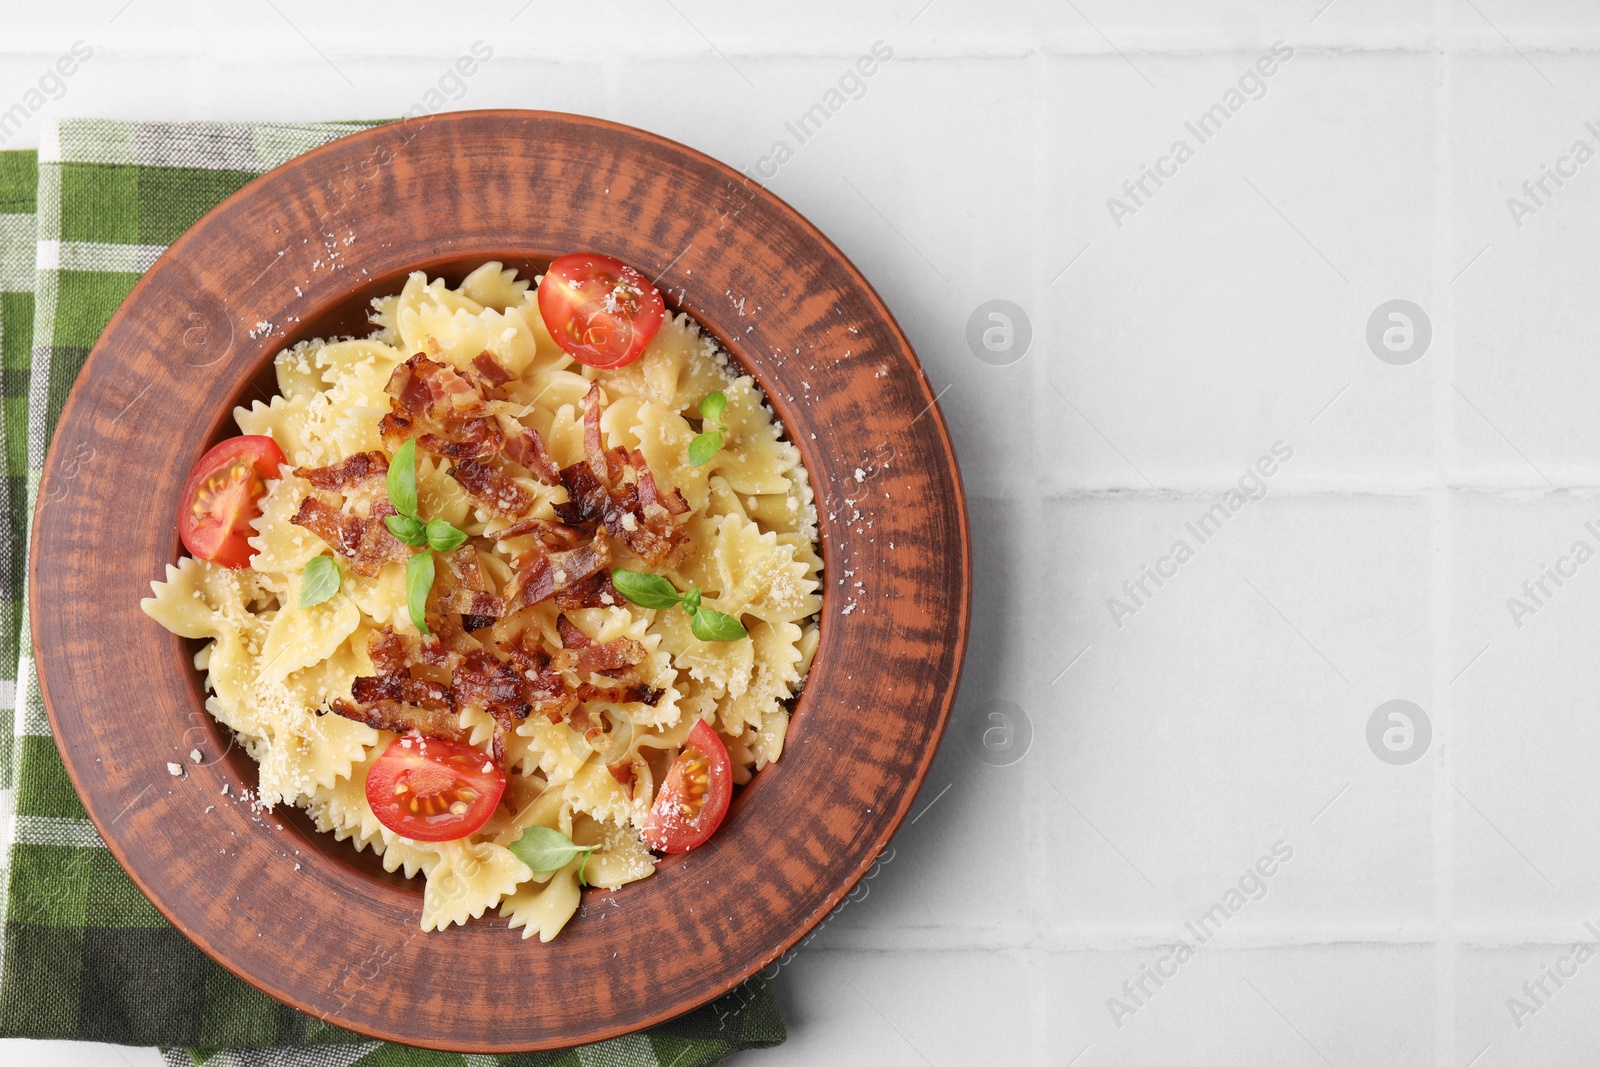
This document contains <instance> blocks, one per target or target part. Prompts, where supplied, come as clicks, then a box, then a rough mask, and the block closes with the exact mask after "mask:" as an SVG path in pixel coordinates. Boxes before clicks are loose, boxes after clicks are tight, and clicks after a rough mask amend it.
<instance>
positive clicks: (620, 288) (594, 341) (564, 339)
mask: <svg viewBox="0 0 1600 1067" xmlns="http://www.w3.org/2000/svg"><path fill="white" fill-rule="evenodd" d="M666 314H667V306H666V304H664V303H662V301H661V294H660V293H658V292H656V287H655V286H653V285H651V284H650V283H649V282H648V281H646V280H645V277H644V275H642V274H640V273H639V272H638V271H636V270H634V269H633V268H632V267H630V266H628V265H627V264H626V263H623V262H620V261H618V260H615V259H612V258H611V257H610V256H597V255H594V254H593V253H589V252H584V253H580V254H578V255H571V256H562V257H561V258H560V259H558V260H556V261H555V262H554V263H552V264H550V269H549V270H547V271H545V274H544V281H542V282H540V283H539V317H540V318H542V319H544V325H545V329H547V330H549V331H550V336H551V337H553V338H555V342H556V344H558V345H560V346H561V350H562V351H563V352H565V353H566V354H567V355H569V356H571V357H572V358H573V359H575V360H577V361H578V362H579V363H586V364H588V365H589V366H591V367H601V368H607V367H625V366H627V365H628V364H629V363H632V362H633V361H634V360H636V359H638V358H639V356H640V355H641V354H643V352H644V346H645V345H647V344H649V343H650V338H652V337H654V336H655V335H656V331H657V330H659V329H660V328H661V320H662V319H663V318H665V317H666Z"/></svg>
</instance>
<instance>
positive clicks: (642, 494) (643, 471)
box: [628, 448, 689, 517]
mask: <svg viewBox="0 0 1600 1067" xmlns="http://www.w3.org/2000/svg"><path fill="white" fill-rule="evenodd" d="M628 463H629V464H630V465H631V466H632V467H633V469H634V470H635V471H636V472H638V475H639V507H640V508H641V509H643V510H644V512H645V514H646V516H647V517H648V516H649V514H650V510H651V508H652V507H653V506H655V505H657V504H659V505H661V506H662V507H664V508H665V509H666V510H667V511H668V512H670V513H671V514H673V515H683V514H686V513H687V512H688V511H689V502H688V501H687V500H685V499H683V492H682V491H681V490H679V489H676V488H675V489H673V490H672V495H671V496H663V495H662V494H661V490H659V489H657V488H656V476H655V475H653V474H651V473H650V466H649V464H647V463H645V461H644V453H643V452H640V451H639V450H638V449H637V448H636V449H634V450H633V451H632V452H629V453H628Z"/></svg>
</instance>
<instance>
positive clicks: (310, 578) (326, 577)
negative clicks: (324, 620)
mask: <svg viewBox="0 0 1600 1067" xmlns="http://www.w3.org/2000/svg"><path fill="white" fill-rule="evenodd" d="M342 578H343V575H341V574H340V573H339V561H338V560H336V559H334V558H333V557H332V556H312V557H311V561H310V562H309V563H307V564H306V569H305V570H303V571H301V572H300V606H301V607H302V608H314V607H316V606H317V605H318V604H321V603H322V602H323V601H325V600H327V599H329V598H330V597H332V596H333V594H335V593H337V592H338V591H339V582H340V581H341V579H342Z"/></svg>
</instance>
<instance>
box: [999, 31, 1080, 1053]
mask: <svg viewBox="0 0 1600 1067" xmlns="http://www.w3.org/2000/svg"><path fill="white" fill-rule="evenodd" d="M1027 62H1028V87H1029V95H1030V97H1031V100H1030V101H1029V106H1030V109H1031V116H1030V118H1031V121H1032V130H1031V134H1032V136H1031V142H1032V145H1031V147H1032V151H1033V158H1032V161H1031V162H1032V174H1031V183H1032V186H1033V202H1034V203H1036V204H1037V203H1040V202H1042V201H1043V199H1044V197H1045V196H1047V195H1048V189H1049V184H1050V182H1049V175H1048V173H1047V171H1046V170H1045V165H1046V157H1047V152H1046V148H1045V145H1046V138H1047V137H1048V136H1049V133H1048V121H1047V119H1046V111H1047V110H1048V107H1049V103H1048V101H1049V97H1048V95H1047V92H1046V90H1047V88H1048V86H1047V74H1048V72H1047V70H1046V64H1045V63H1044V61H1043V60H1041V59H1039V58H1038V57H1036V56H1030V57H1029V58H1028V61H1027ZM1030 244H1031V245H1032V254H1031V257H1030V263H1029V271H1028V288H1029V299H1030V300H1031V301H1032V306H1034V307H1036V308H1040V309H1041V310H1042V311H1043V312H1044V314H1043V316H1042V318H1043V320H1044V322H1045V323H1046V328H1048V327H1049V325H1050V324H1051V323H1052V322H1053V320H1054V309H1053V308H1051V307H1049V306H1048V304H1047V305H1046V306H1044V307H1042V308H1041V306H1040V303H1041V302H1040V301H1039V300H1037V299H1035V294H1036V293H1038V292H1039V285H1038V281H1037V279H1039V278H1041V277H1045V276H1046V275H1047V273H1048V271H1049V269H1050V268H1049V267H1048V266H1047V265H1046V262H1045V248H1046V245H1047V242H1045V241H1042V240H1040V239H1039V238H1038V236H1037V231H1036V232H1035V233H1034V234H1033V235H1031V236H1030ZM1046 290H1048V287H1046ZM1029 373H1030V374H1032V375H1033V376H1034V379H1035V381H1036V382H1037V380H1038V379H1039V378H1046V379H1048V378H1049V364H1048V363H1047V362H1046V361H1045V360H1043V359H1035V360H1033V363H1032V366H1031V367H1030V368H1029ZM1039 388H1040V387H1039V386H1037V385H1036V386H1035V391H1036V392H1037V391H1038V389H1039ZM1029 409H1030V410H1029V416H1028V417H1029V418H1030V419H1031V420H1034V422H1035V423H1036V422H1037V420H1038V405H1037V404H1030V405H1029ZM1028 436H1029V439H1030V440H1032V441H1034V442H1035V443H1037V442H1038V441H1039V439H1040V437H1041V435H1040V434H1039V433H1037V432H1035V430H1034V428H1032V427H1030V432H1029V434H1028ZM1025 507H1026V508H1027V509H1028V511H1029V512H1031V515H1030V517H1029V521H1030V523H1031V524H1036V525H1032V526H1031V528H1032V529H1042V528H1043V519H1044V504H1043V503H1042V502H1041V501H1038V500H1034V501H1032V502H1030V503H1028V504H1027V505H1025ZM1045 699H1047V700H1050V699H1059V698H1052V697H1051V696H1048V695H1047V696H1046V698H1045ZM1040 710H1041V711H1043V712H1044V714H1042V715H1040V716H1039V723H1038V727H1037V728H1036V732H1037V733H1043V732H1044V731H1046V730H1048V729H1049V724H1051V723H1054V722H1056V721H1057V717H1056V715H1055V714H1054V712H1055V709H1054V708H1050V707H1046V708H1042V709H1040ZM1035 740H1036V741H1037V740H1038V738H1037V737H1036V738H1035ZM1034 766H1036V765H1035V764H1029V763H1028V762H1027V761H1026V760H1024V761H1023V762H1022V763H1021V764H1018V765H1017V766H1016V767H1015V768H1013V769H1014V770H1015V771H1017V772H1018V773H1019V774H1022V775H1024V776H1025V777H1024V780H1023V782H1022V787H1023V795H1024V796H1027V795H1028V792H1029V791H1028V786H1029V785H1034V784H1035V783H1034V782H1032V781H1030V780H1029V779H1032V778H1033V771H1032V768H1033V767H1034ZM1042 810H1044V809H1043V808H1042V807H1040V806H1039V805H1035V804H1028V805H1027V807H1026V811H1027V812H1028V815H1026V816H1024V818H1025V819H1026V820H1027V822H1028V823H1031V824H1032V825H1028V826H1025V829H1024V833H1025V835H1026V836H1025V837H1024V840H1026V841H1027V842H1028V844H1029V847H1030V848H1037V849H1039V851H1038V852H1035V853H1033V854H1034V855H1047V854H1048V851H1047V850H1048V847H1049V834H1050V827H1049V824H1048V823H1047V822H1046V821H1045V820H1044V819H1042V818H1040V817H1039V816H1038V815H1037V814H1036V813H1037V812H1039V811H1042ZM1029 868H1030V870H1029V875H1028V926H1029V929H1030V931H1031V934H1032V939H1033V941H1034V942H1035V943H1038V942H1041V941H1044V940H1045V939H1046V936H1047V932H1046V930H1045V929H1044V922H1043V916H1045V915H1048V914H1049V903H1050V899H1049V897H1050V885H1049V879H1048V865H1047V864H1043V863H1032V864H1029ZM1026 969H1027V971H1028V972H1030V974H1031V977H1032V978H1033V981H1032V982H1031V983H1029V985H1030V988H1029V997H1028V1000H1029V1007H1030V1008H1031V1009H1032V1010H1031V1011H1030V1012H1029V1020H1030V1023H1029V1029H1030V1031H1031V1033H1030V1040H1029V1049H1030V1052H1031V1055H1032V1057H1033V1061H1034V1062H1035V1063H1046V1062H1049V1060H1050V1056H1051V1054H1052V1052H1053V1051H1057V1050H1053V1049H1052V1048H1051V1047H1050V1046H1051V1038H1052V1036H1054V1035H1052V1034H1050V1033H1049V1031H1048V1028H1047V1027H1044V1026H1040V1025H1038V1023H1037V1022H1035V1021H1034V1020H1044V1019H1050V1018H1052V1017H1058V1016H1057V1014H1056V1012H1055V1011H1053V1010H1052V1009H1053V1008H1054V1007H1055V1005H1054V1004H1052V1003H1051V1001H1052V999H1053V997H1052V996H1051V991H1050V983H1049V969H1050V963H1049V959H1048V957H1045V958H1037V957H1035V956H1034V955H1033V954H1032V953H1031V952H1030V953H1029V954H1028V957H1027V968H1026ZM1085 1040H1087V1039H1085ZM1067 1041H1068V1043H1069V1044H1071V1045H1072V1046H1073V1047H1074V1048H1076V1047H1077V1046H1078V1040H1077V1039H1076V1038H1073V1037H1071V1036H1067Z"/></svg>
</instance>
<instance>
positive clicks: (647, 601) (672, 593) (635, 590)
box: [611, 567, 683, 608]
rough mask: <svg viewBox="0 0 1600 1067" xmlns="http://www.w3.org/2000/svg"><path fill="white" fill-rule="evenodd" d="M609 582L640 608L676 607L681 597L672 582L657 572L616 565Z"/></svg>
mask: <svg viewBox="0 0 1600 1067" xmlns="http://www.w3.org/2000/svg"><path fill="white" fill-rule="evenodd" d="M611 584H612V585H614V586H616V587H617V592H619V593H621V594H622V595H623V596H625V597H627V598H628V599H629V600H631V601H633V602H634V603H635V604H637V605H639V606H640V607H641V608H671V607H676V606H677V605H678V602H679V601H681V600H682V599H683V598H682V597H681V596H679V595H678V591H677V590H676V589H675V588H673V585H672V583H671V582H669V581H667V580H666V579H665V578H663V577H661V575H659V574H640V573H638V572H637V571H630V570H627V569H625V568H623V567H618V568H617V569H615V570H613V571H612V572H611Z"/></svg>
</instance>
